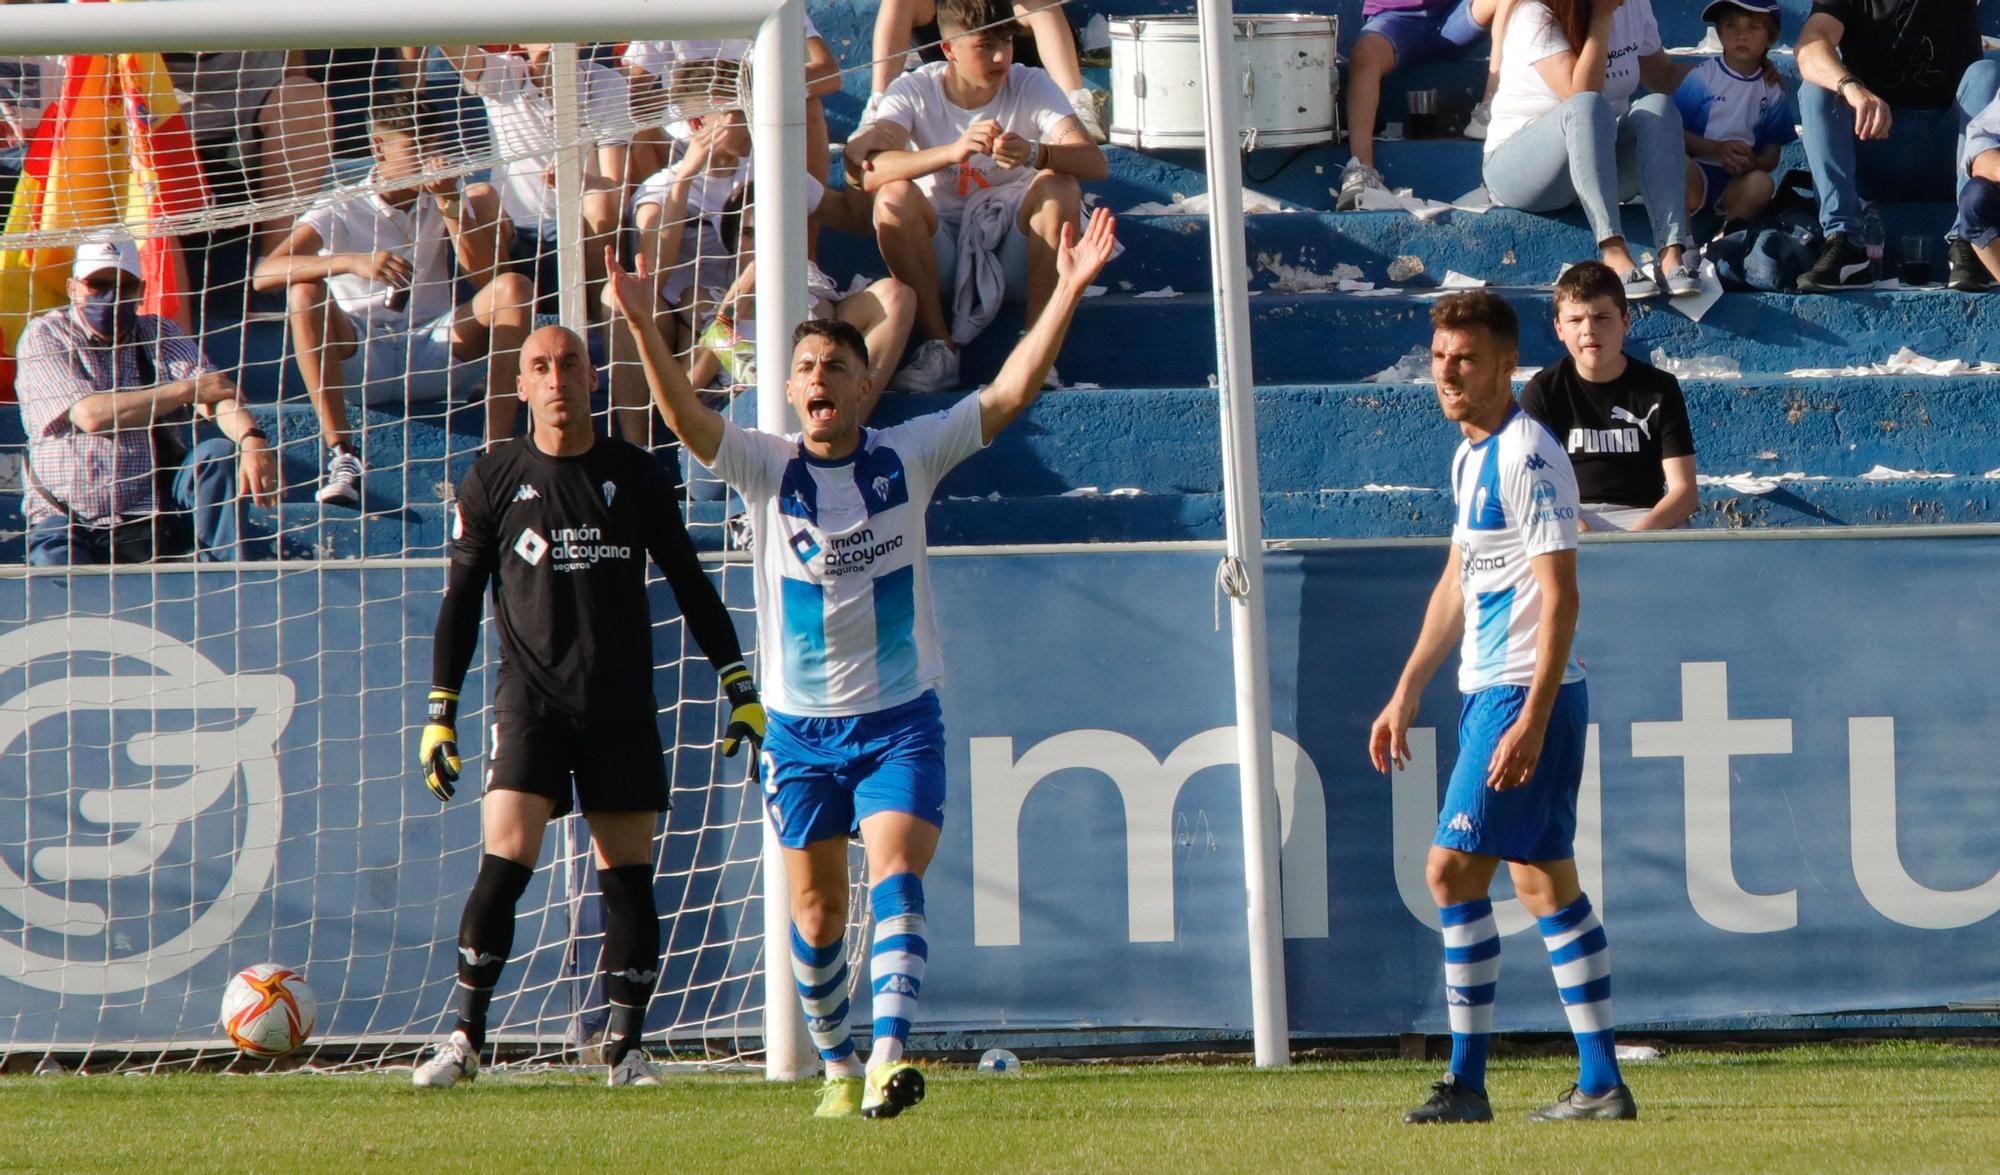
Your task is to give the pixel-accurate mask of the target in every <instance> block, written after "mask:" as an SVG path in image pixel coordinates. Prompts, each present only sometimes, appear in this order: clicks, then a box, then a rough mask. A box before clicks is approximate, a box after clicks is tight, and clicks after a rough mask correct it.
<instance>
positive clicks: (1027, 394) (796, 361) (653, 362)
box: [607, 210, 1116, 1118]
mask: <svg viewBox="0 0 2000 1175" xmlns="http://www.w3.org/2000/svg"><path fill="white" fill-rule="evenodd" d="M1115 237H1116V231H1115V222H1114V221H1113V219H1112V217H1111V214H1110V213H1108V212H1105V211H1102V210H1099V211H1098V212H1097V213H1096V214H1095V215H1094V216H1093V217H1092V218H1091V221H1090V225H1089V228H1088V229H1087V230H1086V231H1085V232H1084V234H1083V236H1082V239H1081V240H1079V239H1078V238H1077V234H1076V229H1075V227H1074V226H1068V227H1065V228H1064V230H1063V240H1062V248H1061V250H1060V251H1059V255H1058V260H1057V268H1058V280H1057V282H1056V289H1055V293H1054V294H1053V296H1052V297H1051V298H1050V300H1049V303H1048V308H1047V309H1046V310H1045V311H1044V312H1043V313H1042V314H1041V316H1040V317H1038V318H1037V319H1036V320H1035V322H1034V324H1033V325H1032V326H1031V327H1030V328H1029V330H1028V333H1027V336H1026V337H1025V338H1023V339H1022V340H1021V342H1020V344H1019V345H1017V346H1016V347H1015V348H1014V353H1013V354H1012V355H1010V356H1009V357H1008V359H1007V362H1006V364H1005V366H1003V367H1002V368H1001V370H1000V374H999V375H998V376H997V377H995V378H994V380H993V382H992V383H991V384H989V385H987V386H986V387H985V388H983V389H981V390H980V391H978V392H976V393H973V394H971V395H968V396H966V397H965V398H964V399H962V400H960V401H958V403H957V404H955V405H954V406H952V407H951V408H950V409H949V410H947V411H945V412H941V413H938V414H936V415H933V416H925V417H920V418H918V419H916V420H911V421H907V422H905V423H903V424H899V425H896V426H894V427H892V428H886V429H881V430H875V429H868V428H864V427H862V424H863V422H862V419H861V416H860V410H861V408H862V406H863V405H865V404H867V403H868V402H869V400H870V396H871V393H872V391H873V389H872V388H870V386H869V380H868V349H867V344H866V343H865V342H863V341H862V338H861V335H860V333H859V332H857V331H856V330H855V329H854V328H853V327H852V326H850V325H848V324H847V323H844V322H838V321H823V320H815V321H808V322H804V323H801V324H799V327H798V329H797V330H796V331H795V332H794V333H793V335H792V355H791V367H790V377H789V380H788V382H787V383H786V388H785V390H786V397H787V399H788V400H789V401H790V402H791V406H792V408H793V409H794V410H795V411H796V412H797V413H798V417H799V419H800V420H801V421H803V422H804V430H803V432H802V433H800V434H797V435H793V436H789V437H779V436H772V435H770V434H768V433H762V432H756V431H751V430H746V429H743V428H739V427H737V426H736V425H735V424H732V423H729V422H728V421H726V420H724V419H723V417H722V416H721V415H720V414H718V413H717V412H715V411H714V410H713V409H710V408H708V407H706V406H704V405H703V404H702V403H701V401H700V400H699V399H697V398H696V396H695V392H694V389H693V388H691V387H689V386H688V382H687V379H686V377H685V376H684V375H683V374H682V373H681V370H680V367H679V365H678V364H677V363H676V362H675V360H674V357H673V355H672V353H671V352H670V351H669V350H668V349H667V344H666V340H664V339H663V338H661V337H660V333H659V331H658V329H657V328H656V327H655V326H654V325H653V319H652V315H651V314H650V313H648V310H649V308H650V307H651V305H652V300H651V293H650V290H649V288H648V281H647V276H648V275H645V274H644V273H643V272H642V273H641V274H640V275H637V276H634V275H632V274H628V273H626V272H624V270H623V269H622V268H620V267H619V266H618V264H617V260H616V259H615V258H610V259H608V262H607V264H608V265H609V267H610V273H611V281H610V291H611V293H610V296H612V297H613V298H614V299H615V301H616V303H617V307H618V310H619V313H620V314H622V315H623V316H624V318H625V321H626V324H627V326H628V327H629V328H630V329H631V331H632V333H633V337H634V338H635V339H636V340H637V341H638V343H639V350H640V353H641V356H642V359H643V362H644V364H645V368H646V379H647V382H648V383H649V384H650V385H651V388H652V393H653V398H654V401H655V403H656V404H658V406H659V408H660V412H661V415H663V416H664V417H666V420H667V423H668V424H669V425H670V426H671V427H672V428H673V430H674V432H675V433H677V434H679V436H680V438H681V442H682V443H683V444H685V445H686V446H687V448H688V451H689V452H690V453H693V454H694V455H695V457H697V458H698V459H700V460H701V462H702V463H703V464H704V465H707V466H708V467H709V468H711V469H713V470H714V471H715V473H716V474H717V475H719V476H720V477H721V478H722V479H723V480H724V481H726V482H728V483H729V485H730V486H731V487H733V488H734V489H735V490H736V492H737V493H739V494H741V495H742V497H743V500H744V502H745V504H746V505H747V506H748V507H749V510H750V512H751V518H752V520H753V523H754V527H753V532H752V533H753V534H754V535H755V552H754V554H755V560H756V568H757V631H758V635H759V643H760V647H761V648H763V649H764V650H765V657H766V661H765V664H764V669H763V673H764V679H765V682H764V684H765V687H766V689H767V692H768V695H769V698H770V702H771V714H770V718H771V729H770V738H769V740H768V741H767V742H766V744H765V747H764V764H763V765H764V792H765V799H766V804H767V807H768V810H769V814H770V819H771V823H772V826H773V828H774V829H775V830H776V832H777V834H778V839H779V842H780V843H781V844H782V845H783V846H784V858H785V869H786V874H787V876H788V877H789V879H790V883H791V886H790V888H791V898H792V919H793V927H792V970H793V974H794V976H795V977H796V978H797V980H798V987H799V994H800V1000H801V1002H802V1003H803V1004H804V1006H805V1013H806V1019H807V1027H808V1028H809V1030H810V1031H811V1034H812V1038H813V1043H814V1045H815V1046H817V1048H818V1049H819V1054H820V1057H821V1058H822V1059H823V1060H824V1061H825V1063H826V1073H827V1079H826V1084H825V1086H824V1087H823V1089H822V1091H821V1094H820V1102H819V1108H818V1110H817V1111H816V1113H817V1115H818V1116H820V1117H849V1116H853V1115H855V1114H860V1115H862V1116H863V1117H868V1118H890V1117H894V1116H895V1115H897V1114H899V1113H901V1112H902V1111H903V1110H905V1109H908V1108H909V1107H910V1106H913V1105H915V1104H916V1103H917V1102H918V1101H919V1100H920V1099H922V1097H923V1094H924V1080H923V1075H922V1074H921V1073H919V1072H918V1071H917V1069H916V1068H914V1067H913V1066H911V1065H910V1064H908V1063H907V1062H905V1061H904V1060H903V1046H904V1043H905V1041H906V1040H907V1038H908V1036H909V1032H910V1021H911V1019H912V1018H913V1016H914V1014H915V1012H916V1004H917V996H918V992H919V990H920V988H921V986H922V984H923V978H924V964H925V959H926V957H927V955H928V949H929V948H928V944H927V942H926V929H927V928H926V924H925V921H924V887H923V873H924V869H925V868H926V867H927V866H928V865H929V864H930V861H931V856H932V854H934V853H935V852H936V851H937V844H938V832H939V829H940V826H941V825H942V824H943V821H944V796H945V773H944V727H943V724H942V722H941V719H940V714H941V711H940V707H939V705H938V697H937V692H936V689H937V685H938V683H939V682H940V680H942V678H943V675H944V665H943V662H942V659H941V658H940V656H939V652H938V641H937V635H936V631H935V625H934V621H933V619H932V616H931V600H930V579H929V572H928V568H927V566H926V564H927V561H928V560H927V558H926V555H925V541H926V540H925V533H924V510H925V508H926V507H927V506H928V505H929V504H930V498H931V494H932V492H933V491H935V489H936V488H937V484H938V482H939V481H940V480H942V479H943V478H944V475H945V474H946V473H948V472H950V470H951V469H952V467H953V466H955V465H957V464H958V463H959V462H961V461H963V460H965V459H966V458H967V457H970V456H972V455H973V454H974V453H976V452H978V451H979V450H980V449H981V448H983V447H984V446H985V445H986V444H987V443H988V442H990V441H991V440H992V439H993V437H994V436H995V435H996V434H998V433H999V432H1000V430H1001V429H1003V428H1005V427H1007V425H1008V423H1009V422H1011V421H1012V420H1013V419H1014V418H1015V417H1016V416H1018V415H1020V414H1021V412H1022V411H1024V410H1025V409H1026V408H1027V407H1028V406H1029V405H1030V404H1032V403H1034V402H1035V398H1036V397H1037V396H1038V395H1040V393H1041V388H1042V381H1043V378H1044V377H1045V376H1046V375H1047V374H1048V370H1049V367H1050V366H1051V365H1052V364H1053V363H1054V362H1055V358H1056V353H1057V352H1058V351H1059V350H1060V349H1061V348H1062V341H1063V336H1064V335H1065V334H1066V333H1067V332H1068V330H1069V324H1070V319H1071V318H1072V317H1073V316H1074V315H1075V313H1076V307H1077V304H1078V303H1079V302H1080V301H1081V300H1082V298H1083V293H1084V289H1085V287H1087V286H1088V285H1089V284H1090V282H1091V280H1092V279H1093V278H1095V277H1096V276H1097V274H1098V273H1099V272H1100V271H1101V270H1102V269H1103V268H1104V264H1105V262H1106V261H1108V260H1110V258H1111V251H1112V247H1113V244H1114V240H1115ZM857 828H858V829H859V831H860V834H861V841H862V844H863V846H864V847H865V849H866V851H867V858H868V876H869V877H870V878H872V879H873V884H872V885H871V887H870V890H869V904H870V906H871V908H872V910H873V912H874V915H875V940H874V944H873V952H872V960H873V961H872V968H871V969H872V971H873V973H874V976H873V990H874V993H875V997H874V1000H875V1002H874V1014H875V1025H874V1028H875V1031H874V1045H873V1048H872V1050H871V1051H870V1053H869V1057H868V1065H867V1068H866V1070H865V1078H864V1070H863V1068H862V1066H861V1064H860V1062H859V1059H858V1058H857V1057H856V1056H855V1052H854V1042H853V1040H852V1038H851V1037H850V1035H849V1033H848V1029H847V1014H848V1000H847V952H846V949H845V942H844V939H845V936H846V929H847V839H848V836H849V833H850V832H851V831H853V830H855V829H857Z"/></svg>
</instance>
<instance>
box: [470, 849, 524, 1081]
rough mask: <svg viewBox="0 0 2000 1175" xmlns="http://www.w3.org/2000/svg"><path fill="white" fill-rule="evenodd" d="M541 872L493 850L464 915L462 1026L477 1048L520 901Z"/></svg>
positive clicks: (483, 1037) (483, 1041)
mask: <svg viewBox="0 0 2000 1175" xmlns="http://www.w3.org/2000/svg"><path fill="white" fill-rule="evenodd" d="M534 875H535V871H534V870H533V869H530V868H529V867H528V866H526V865H522V864H520V863H518V862H515V861H509V860H507V859H506V858H505V857H496V856H494V855H493V854H491V853H487V854H485V855H483V856H481V857H480V858H479V878H478V880H476V881H474V882H473V883H472V893H471V894H469V895H468V896H467V897H466V899H465V913H464V914H463V915H461V916H460V917H459V920H458V1024H457V1025H456V1028H457V1030H458V1031H460V1032H463V1033H465V1035H466V1037H467V1038H468V1039H470V1040H471V1041H472V1047H473V1048H475V1049H477V1048H483V1047H485V1045H486V1008H487V1005H488V1004H490V1003H491V1002H492V1000H493V986H494V985H495V984H497V983H498V982H500V972H501V971H502V970H503V969H504V968H505V967H506V966H507V953H508V952H509V951H511V950H513V949H514V906H515V904H516V903H517V902H519V901H520V900H521V894H522V892H523V891H524V890H526V889H527V888H528V879H529V878H531V877H533V876H534Z"/></svg>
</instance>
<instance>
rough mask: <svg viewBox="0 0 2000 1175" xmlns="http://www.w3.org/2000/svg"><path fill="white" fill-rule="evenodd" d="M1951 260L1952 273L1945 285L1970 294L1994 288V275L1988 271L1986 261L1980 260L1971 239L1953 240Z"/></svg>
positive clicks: (1946, 279)
mask: <svg viewBox="0 0 2000 1175" xmlns="http://www.w3.org/2000/svg"><path fill="white" fill-rule="evenodd" d="M1950 262H1951V274H1950V276H1949V277H1947V278H1945V283H1944V284H1945V285H1947V286H1950V287H1951V288H1952V289H1954V290H1963V291H1964V292H1965V293H1968V294H1983V293H1985V292H1986V291H1987V290H1990V289H1992V288H1993V275H1992V274H1990V273H1988V272H1986V262H1984V261H1982V260H1980V257H1979V251H1978V250H1976V249H1974V248H1973V247H1972V242H1971V241H1953V242H1952V243H1951V250H1950Z"/></svg>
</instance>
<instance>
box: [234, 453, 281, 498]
mask: <svg viewBox="0 0 2000 1175" xmlns="http://www.w3.org/2000/svg"><path fill="white" fill-rule="evenodd" d="M236 483H237V487H238V489H239V491H240V492H241V493H242V495H243V496H244V497H246V498H249V499H250V500H251V501H253V502H255V503H256V504H257V505H259V506H276V505H277V504H278V461H277V454H275V453H273V452H272V451H271V445H270V442H268V441H265V440H263V439H261V438H259V437H245V438H243V439H242V440H241V441H238V442H237V457H236Z"/></svg>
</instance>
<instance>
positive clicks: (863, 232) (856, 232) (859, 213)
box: [813, 187, 875, 237]
mask: <svg viewBox="0 0 2000 1175" xmlns="http://www.w3.org/2000/svg"><path fill="white" fill-rule="evenodd" d="M813 220H815V221H816V222H818V224H819V227H821V228H830V229H832V230H833V231H834V232H837V233H846V234H847V235H848V236H850V237H871V236H874V235H875V198H874V197H873V196H871V195H869V194H868V193H867V192H866V191H863V190H862V189H860V188H858V187H856V188H828V189H827V190H826V195H825V196H824V197H822V198H821V199H820V202H819V210H818V211H817V212H814V213H813Z"/></svg>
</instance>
